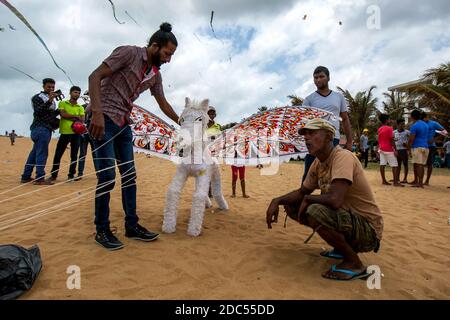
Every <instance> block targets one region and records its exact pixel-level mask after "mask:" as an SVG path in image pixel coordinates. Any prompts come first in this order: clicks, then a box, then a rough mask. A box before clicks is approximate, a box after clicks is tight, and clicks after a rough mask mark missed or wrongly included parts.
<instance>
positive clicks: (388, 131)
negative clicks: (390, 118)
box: [378, 126, 394, 152]
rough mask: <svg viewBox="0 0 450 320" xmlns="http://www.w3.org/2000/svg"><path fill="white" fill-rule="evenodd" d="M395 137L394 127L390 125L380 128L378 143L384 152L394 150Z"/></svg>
mask: <svg viewBox="0 0 450 320" xmlns="http://www.w3.org/2000/svg"><path fill="white" fill-rule="evenodd" d="M393 138H394V129H393V128H392V127H390V126H381V127H380V128H379V129H378V145H379V146H380V150H381V151H384V152H394V147H393V146H392V139H393Z"/></svg>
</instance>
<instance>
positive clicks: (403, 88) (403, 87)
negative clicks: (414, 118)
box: [388, 80, 430, 123]
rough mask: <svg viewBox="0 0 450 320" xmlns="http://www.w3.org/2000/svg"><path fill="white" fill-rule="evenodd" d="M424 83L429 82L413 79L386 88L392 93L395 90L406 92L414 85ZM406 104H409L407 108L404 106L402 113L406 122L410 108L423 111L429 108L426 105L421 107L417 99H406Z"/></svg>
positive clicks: (407, 121) (408, 118) (427, 110)
mask: <svg viewBox="0 0 450 320" xmlns="http://www.w3.org/2000/svg"><path fill="white" fill-rule="evenodd" d="M425 83H429V81H424V80H414V81H409V82H405V83H401V84H397V85H394V86H392V87H389V88H388V90H389V91H392V92H394V93H396V92H406V93H407V92H410V90H412V89H414V87H416V86H417V85H420V84H425ZM408 104H409V106H408V108H406V110H405V115H404V118H405V122H406V123H409V122H410V121H411V110H412V109H421V110H422V111H424V112H429V111H430V109H429V108H427V107H421V106H420V105H419V100H418V99H414V98H411V100H410V101H408Z"/></svg>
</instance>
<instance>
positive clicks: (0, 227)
mask: <svg viewBox="0 0 450 320" xmlns="http://www.w3.org/2000/svg"><path fill="white" fill-rule="evenodd" d="M132 179H133V177H132V178H131V179H129V180H128V181H126V182H124V183H122V187H121V189H122V190H123V189H125V188H128V187H132V186H135V185H137V184H136V183H134V184H131V185H127V186H124V185H125V184H127V183H128V182H129V181H131V180H132ZM114 181H115V180H114ZM114 181H111V182H109V183H112V182H114ZM145 181H146V180H144V182H145ZM95 191H97V189H96V190H95ZM90 192H92V191H90ZM90 192H88V193H90ZM109 192H110V191H107V192H103V193H100V194H98V195H96V196H95V197H94V199H96V198H97V197H100V196H102V195H104V194H107V193H109ZM88 193H84V194H83V195H87V194H88ZM80 197H82V195H79V196H77V197H76V198H75V199H71V200H70V201H73V200H77V199H78V198H80ZM70 201H66V202H65V203H69V202H70ZM75 205H78V201H76V202H74V203H73V204H70V205H67V206H64V207H61V208H59V209H55V210H53V211H52V209H53V208H55V207H58V206H59V205H56V206H53V207H51V208H48V209H46V210H41V211H39V212H35V213H34V215H33V216H30V217H28V218H26V219H25V220H21V219H23V218H24V217H22V218H19V219H17V220H15V221H14V220H9V221H12V222H13V223H10V224H8V225H6V226H5V225H4V222H3V223H0V231H2V230H5V229H8V228H10V227H12V226H15V225H18V224H21V223H24V222H27V221H30V220H34V219H37V218H39V217H43V216H46V215H49V214H51V213H55V212H58V211H60V210H61V209H68V208H71V207H73V206H75Z"/></svg>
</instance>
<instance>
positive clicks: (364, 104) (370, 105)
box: [338, 86, 378, 141]
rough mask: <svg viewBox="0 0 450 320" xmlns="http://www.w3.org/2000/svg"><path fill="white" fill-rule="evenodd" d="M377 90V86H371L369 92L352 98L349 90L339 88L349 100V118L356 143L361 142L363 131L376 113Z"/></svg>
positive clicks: (358, 93) (361, 92)
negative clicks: (375, 90) (374, 94)
mask: <svg viewBox="0 0 450 320" xmlns="http://www.w3.org/2000/svg"><path fill="white" fill-rule="evenodd" d="M375 88H376V86H371V87H370V88H369V90H366V91H359V92H357V93H356V95H355V96H352V94H351V93H350V92H349V91H348V90H344V89H342V88H340V87H338V90H339V91H340V92H341V93H342V94H343V95H344V97H345V100H347V103H348V117H349V119H350V123H351V125H352V131H353V134H354V135H356V137H357V139H356V141H359V137H360V136H361V134H362V131H363V130H364V128H366V127H367V126H368V124H369V119H370V118H371V117H373V115H375V113H376V110H377V109H376V104H377V101H378V99H377V98H375V97H374V96H373V90H374V89H375Z"/></svg>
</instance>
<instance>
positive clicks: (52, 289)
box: [0, 137, 450, 299]
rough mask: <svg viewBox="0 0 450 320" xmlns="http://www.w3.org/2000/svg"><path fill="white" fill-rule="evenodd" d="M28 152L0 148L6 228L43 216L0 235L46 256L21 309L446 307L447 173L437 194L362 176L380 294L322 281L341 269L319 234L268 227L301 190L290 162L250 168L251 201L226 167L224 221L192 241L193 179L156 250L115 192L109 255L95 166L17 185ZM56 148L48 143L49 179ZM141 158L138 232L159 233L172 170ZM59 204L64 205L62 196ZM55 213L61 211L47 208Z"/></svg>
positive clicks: (216, 219)
mask: <svg viewBox="0 0 450 320" xmlns="http://www.w3.org/2000/svg"><path fill="white" fill-rule="evenodd" d="M31 146H32V143H31V140H30V139H29V138H19V139H17V140H16V145H15V146H10V142H9V139H7V138H5V137H2V138H0V168H1V175H0V203H1V205H0V228H1V227H3V226H5V225H6V224H5V221H8V220H9V219H11V221H16V220H17V219H19V218H21V217H23V218H25V217H28V216H30V215H31V214H34V213H38V212H41V214H42V216H40V217H37V218H35V219H32V220H29V221H26V222H23V223H20V224H17V225H13V226H11V227H10V228H8V229H5V230H2V231H0V243H1V244H18V245H22V246H25V247H29V246H31V245H34V244H38V245H39V247H40V250H41V255H42V261H43V268H42V271H41V273H40V275H39V277H38V279H37V281H36V283H35V284H34V286H33V288H32V289H31V290H30V291H29V292H28V293H26V294H25V295H23V296H22V297H21V298H22V299H449V298H450V254H449V249H450V225H448V223H447V219H448V218H449V217H450V196H449V195H450V189H447V186H450V172H448V170H446V169H439V170H436V171H435V175H434V176H433V177H432V180H431V186H429V187H427V188H425V189H416V188H410V187H405V188H394V187H386V186H382V185H381V183H380V177H379V173H378V171H377V170H375V169H370V170H367V171H366V174H367V176H368V179H369V181H370V183H371V185H372V188H373V191H374V193H375V197H376V200H377V203H378V205H379V207H380V208H381V210H382V213H383V215H384V224H385V229H384V234H383V241H382V244H381V249H380V251H379V252H378V253H377V254H375V253H373V252H372V253H366V254H361V255H360V256H361V258H362V261H363V262H364V263H365V264H366V265H378V266H379V267H380V268H381V272H382V273H383V275H384V276H383V277H382V281H381V289H379V290H376V289H374V290H369V289H368V288H367V285H366V282H365V281H362V280H355V281H351V282H336V281H331V280H327V279H324V278H322V277H321V273H322V272H323V271H325V270H327V269H328V268H329V267H330V266H331V264H332V263H334V260H331V259H327V258H324V257H321V256H320V255H319V252H320V251H321V248H322V247H325V248H328V246H327V245H326V243H325V242H324V241H322V240H321V239H320V237H319V236H318V235H315V236H314V237H313V238H312V240H311V241H310V242H309V243H308V244H304V243H303V241H304V240H305V239H306V238H307V237H308V236H309V235H310V234H311V230H310V229H308V228H306V227H304V226H300V225H299V224H297V223H295V222H294V221H292V220H288V222H287V228H286V229H285V228H283V222H284V217H285V214H284V213H283V212H280V218H279V222H278V224H277V225H275V226H274V228H273V229H271V230H269V229H267V225H266V223H265V211H266V208H267V206H268V204H269V202H270V200H271V199H272V198H273V197H275V196H279V195H282V194H284V193H286V192H288V191H291V190H293V189H295V188H298V186H299V181H300V178H301V175H302V173H303V164H302V162H299V163H288V164H283V165H282V166H281V167H280V170H279V172H278V174H276V175H272V176H262V175H260V171H259V170H258V169H256V168H248V169H247V172H246V174H247V189H248V193H249V195H250V197H251V198H250V199H243V198H242V197H237V198H235V199H233V198H231V197H230V196H231V170H230V168H229V167H227V166H223V167H222V187H223V190H224V195H225V197H226V199H227V201H228V203H229V206H230V210H229V211H228V212H226V213H223V212H220V211H219V210H217V206H216V205H215V204H214V205H213V208H211V209H207V210H206V212H205V219H204V229H203V233H202V235H201V236H200V237H198V238H192V237H189V236H188V235H187V234H186V229H187V222H188V219H189V215H190V204H191V197H192V191H193V187H194V180H192V179H190V180H189V182H188V184H187V186H186V187H185V190H184V193H183V195H182V199H181V201H180V206H179V217H178V226H177V232H176V233H175V234H172V235H165V234H162V235H161V236H160V238H159V239H158V240H157V241H156V242H153V243H143V242H139V241H135V240H129V239H127V238H125V236H124V226H123V211H122V205H121V197H120V187H119V185H118V184H116V187H115V190H114V192H113V194H112V201H111V215H110V219H111V226H116V227H117V228H118V234H117V236H118V237H119V239H121V240H122V241H123V242H124V243H125V245H126V247H125V248H124V249H122V250H119V251H116V252H109V251H106V250H105V249H103V248H101V247H100V246H98V245H97V244H96V243H95V242H94V232H95V228H94V224H93V218H94V213H93V212H94V210H93V206H94V201H93V197H94V194H93V190H94V189H95V184H96V177H95V173H94V169H93V165H92V160H91V158H90V156H89V157H88V160H87V162H86V166H87V168H86V172H85V177H84V178H83V180H81V181H78V182H70V183H67V182H65V179H66V178H67V171H68V165H67V164H68V163H69V154H68V153H69V152H66V154H65V155H64V157H63V164H62V166H61V172H60V175H59V179H58V180H57V182H58V184H56V185H54V186H50V187H45V186H34V185H21V184H20V183H19V179H20V175H21V173H22V170H23V166H24V163H25V160H26V157H27V156H28V153H29V151H30V149H31ZM55 146H56V140H55V139H52V142H51V145H50V155H49V159H48V161H47V167H46V172H47V173H48V172H49V169H50V166H51V161H52V159H53V155H54V150H55ZM67 151H68V150H67ZM135 159H136V166H137V174H138V180H137V183H138V214H139V216H140V219H141V220H140V223H141V224H142V225H143V226H145V227H147V228H148V229H150V230H152V231H157V232H159V231H160V230H161V224H162V216H163V208H164V202H165V195H166V190H167V186H168V184H169V182H170V181H171V179H172V177H173V175H174V173H175V166H174V165H173V164H172V163H171V162H169V161H165V160H160V159H157V158H147V157H146V156H145V155H143V154H136V155H135ZM410 175H411V173H410ZM388 177H391V173H390V170H389V171H388ZM64 195H67V197H63V198H61V197H62V196H64ZM238 195H240V188H239V186H238ZM12 197H15V198H14V199H11V198H12ZM52 206H61V208H62V209H61V210H58V207H56V208H54V209H55V210H53V209H50V210H46V209H48V208H50V207H52ZM19 210H21V211H19ZM44 210H46V211H44ZM30 217H31V216H30ZM71 265H76V266H79V267H80V269H81V289H80V290H69V289H67V286H66V280H67V277H68V274H67V273H66V270H67V268H68V267H69V266H71Z"/></svg>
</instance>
